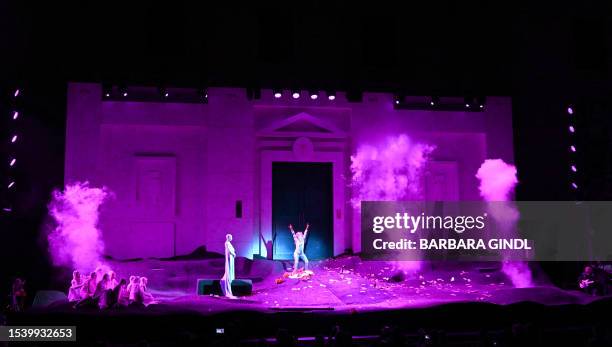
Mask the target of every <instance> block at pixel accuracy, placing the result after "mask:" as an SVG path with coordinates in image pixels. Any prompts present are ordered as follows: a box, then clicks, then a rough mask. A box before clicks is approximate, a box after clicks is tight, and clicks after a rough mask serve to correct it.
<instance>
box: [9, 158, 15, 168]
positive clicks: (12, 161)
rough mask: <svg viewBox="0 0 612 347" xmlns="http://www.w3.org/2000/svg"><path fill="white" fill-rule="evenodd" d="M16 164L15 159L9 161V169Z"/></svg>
mask: <svg viewBox="0 0 612 347" xmlns="http://www.w3.org/2000/svg"><path fill="white" fill-rule="evenodd" d="M16 162H17V159H15V158H13V159H11V162H10V163H9V166H10V167H13V166H15V163H16Z"/></svg>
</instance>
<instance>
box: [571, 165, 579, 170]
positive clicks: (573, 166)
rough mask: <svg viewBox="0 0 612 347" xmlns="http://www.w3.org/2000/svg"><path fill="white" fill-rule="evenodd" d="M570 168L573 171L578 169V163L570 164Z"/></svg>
mask: <svg viewBox="0 0 612 347" xmlns="http://www.w3.org/2000/svg"><path fill="white" fill-rule="evenodd" d="M570 169H571V170H572V171H573V172H576V171H578V169H576V165H572V166H570Z"/></svg>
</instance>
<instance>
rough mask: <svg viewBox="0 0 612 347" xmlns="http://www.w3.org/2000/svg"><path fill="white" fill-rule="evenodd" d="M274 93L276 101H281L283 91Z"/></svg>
mask: <svg viewBox="0 0 612 347" xmlns="http://www.w3.org/2000/svg"><path fill="white" fill-rule="evenodd" d="M272 92H273V93H274V97H275V98H276V99H280V98H281V97H282V96H283V91H282V90H280V89H273V90H272Z"/></svg>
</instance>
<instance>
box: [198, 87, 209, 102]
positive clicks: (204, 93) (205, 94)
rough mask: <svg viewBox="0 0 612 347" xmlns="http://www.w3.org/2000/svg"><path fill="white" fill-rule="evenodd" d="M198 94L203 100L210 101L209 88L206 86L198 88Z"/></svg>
mask: <svg viewBox="0 0 612 347" xmlns="http://www.w3.org/2000/svg"><path fill="white" fill-rule="evenodd" d="M198 95H199V96H200V99H202V101H208V90H207V89H206V88H200V89H198Z"/></svg>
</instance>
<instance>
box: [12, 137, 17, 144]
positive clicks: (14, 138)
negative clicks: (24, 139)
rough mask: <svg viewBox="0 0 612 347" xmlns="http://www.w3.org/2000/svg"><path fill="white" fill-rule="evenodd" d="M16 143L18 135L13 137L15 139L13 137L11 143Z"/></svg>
mask: <svg viewBox="0 0 612 347" xmlns="http://www.w3.org/2000/svg"><path fill="white" fill-rule="evenodd" d="M15 142H17V135H13V137H11V143H15Z"/></svg>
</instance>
